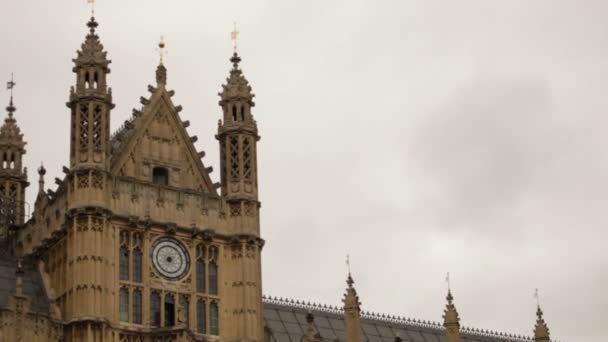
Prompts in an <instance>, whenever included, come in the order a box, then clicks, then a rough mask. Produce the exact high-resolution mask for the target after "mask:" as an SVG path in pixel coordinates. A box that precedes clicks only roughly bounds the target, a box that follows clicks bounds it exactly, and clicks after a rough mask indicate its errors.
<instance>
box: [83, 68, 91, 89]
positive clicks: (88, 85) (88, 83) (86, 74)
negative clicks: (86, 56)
mask: <svg viewBox="0 0 608 342" xmlns="http://www.w3.org/2000/svg"><path fill="white" fill-rule="evenodd" d="M90 82H91V80H90V76H89V72H88V71H87V72H85V74H84V85H85V86H86V87H87V88H89V87H90Z"/></svg>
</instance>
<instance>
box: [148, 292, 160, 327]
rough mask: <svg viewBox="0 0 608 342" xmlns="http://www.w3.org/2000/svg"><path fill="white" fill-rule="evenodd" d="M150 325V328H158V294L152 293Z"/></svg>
mask: <svg viewBox="0 0 608 342" xmlns="http://www.w3.org/2000/svg"><path fill="white" fill-rule="evenodd" d="M150 324H151V325H152V327H155V328H158V327H160V294H159V293H158V292H152V295H151V296H150Z"/></svg>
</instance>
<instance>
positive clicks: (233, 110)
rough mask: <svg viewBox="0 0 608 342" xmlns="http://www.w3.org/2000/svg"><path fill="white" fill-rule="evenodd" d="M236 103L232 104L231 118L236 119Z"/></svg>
mask: <svg viewBox="0 0 608 342" xmlns="http://www.w3.org/2000/svg"><path fill="white" fill-rule="evenodd" d="M236 115H237V113H236V105H232V120H233V121H237V116H236Z"/></svg>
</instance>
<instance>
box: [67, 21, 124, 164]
mask: <svg viewBox="0 0 608 342" xmlns="http://www.w3.org/2000/svg"><path fill="white" fill-rule="evenodd" d="M98 25H99V24H98V23H97V21H95V18H93V17H92V18H91V20H89V22H88V23H87V26H88V27H89V33H88V34H87V36H86V38H85V41H84V43H82V46H81V48H80V50H79V51H78V52H77V54H78V55H77V57H76V58H75V59H73V60H72V61H73V62H74V68H73V69H72V70H73V71H74V73H75V74H76V85H75V86H74V87H72V89H71V91H70V101H69V102H68V103H67V106H68V107H69V108H70V109H71V110H72V115H71V117H72V125H71V132H70V136H71V138H70V167H71V168H74V169H86V168H96V169H99V170H105V169H106V168H107V160H108V158H109V154H110V140H109V137H110V110H111V109H112V108H113V107H114V105H113V104H112V90H111V89H110V88H108V85H107V75H108V74H109V73H110V68H109V67H108V65H109V64H110V63H111V61H110V60H109V59H107V56H106V55H107V53H106V52H105V51H104V48H103V45H102V44H101V42H100V40H99V36H98V35H97V33H96V31H95V30H96V28H97V26H98Z"/></svg>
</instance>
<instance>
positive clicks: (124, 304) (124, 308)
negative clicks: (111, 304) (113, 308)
mask: <svg viewBox="0 0 608 342" xmlns="http://www.w3.org/2000/svg"><path fill="white" fill-rule="evenodd" d="M119 307H120V321H121V322H128V321H129V290H128V289H127V288H125V287H123V288H121V289H120V305H119Z"/></svg>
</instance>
